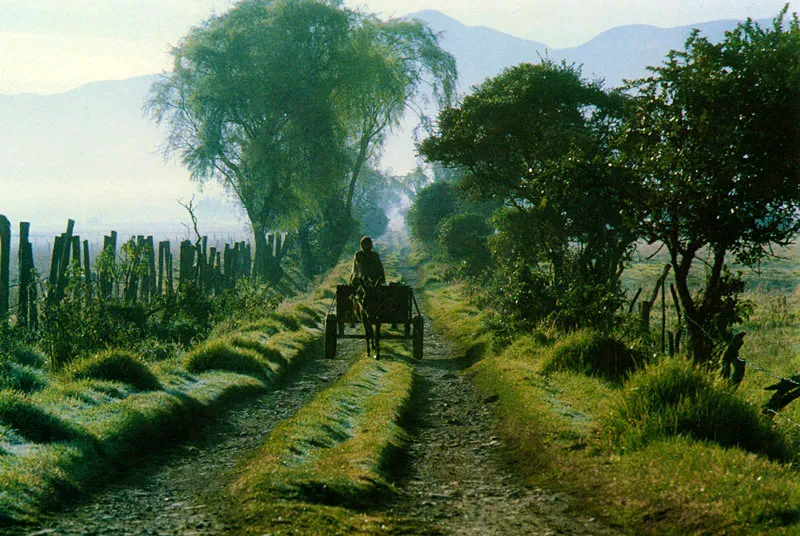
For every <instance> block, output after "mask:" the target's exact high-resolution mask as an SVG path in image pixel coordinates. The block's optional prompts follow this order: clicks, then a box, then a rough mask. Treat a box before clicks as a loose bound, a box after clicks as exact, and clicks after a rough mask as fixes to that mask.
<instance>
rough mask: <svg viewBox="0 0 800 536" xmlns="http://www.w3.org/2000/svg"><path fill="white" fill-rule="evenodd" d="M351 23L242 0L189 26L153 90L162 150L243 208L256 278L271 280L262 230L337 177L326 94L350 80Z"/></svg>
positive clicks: (337, 147) (344, 17) (328, 13)
mask: <svg viewBox="0 0 800 536" xmlns="http://www.w3.org/2000/svg"><path fill="white" fill-rule="evenodd" d="M351 17H352V14H351V13H349V12H346V11H343V10H340V9H338V8H336V7H335V6H333V5H330V4H327V3H323V2H315V1H310V0H296V1H285V2H281V1H270V0H251V1H249V2H242V3H240V4H238V5H237V6H236V7H235V8H233V9H231V10H230V11H229V12H227V13H226V14H224V15H222V16H218V17H212V18H210V19H209V20H207V21H205V22H204V23H203V24H201V25H200V26H198V27H195V28H193V29H192V30H191V31H190V32H189V34H188V35H187V36H186V37H184V38H183V39H182V40H181V42H180V43H179V45H178V46H177V47H175V48H173V49H172V55H173V57H174V63H173V70H172V72H171V73H168V74H164V75H163V76H161V77H160V79H159V80H157V81H156V82H155V83H154V84H153V86H152V88H151V95H150V99H149V101H148V103H147V109H148V110H149V112H150V113H151V114H152V115H153V116H154V117H155V119H156V120H157V121H158V122H166V123H167V126H168V128H169V137H168V139H167V142H166V150H167V151H168V152H170V153H176V154H178V155H179V156H180V158H181V159H182V161H183V163H184V164H185V165H186V166H187V167H188V169H189V170H190V171H191V174H192V177H193V178H194V179H196V180H199V181H205V180H209V179H216V180H219V181H220V182H221V183H222V184H224V185H225V187H227V188H228V189H230V190H231V191H233V192H234V194H235V195H236V197H237V198H238V200H239V201H240V202H241V203H242V206H243V207H244V209H245V211H246V213H247V215H248V218H249V219H250V223H251V226H252V230H253V234H254V237H255V254H254V257H255V261H254V271H255V273H257V274H259V275H261V276H262V277H267V278H274V277H275V276H276V266H275V265H274V263H273V262H272V259H271V252H270V251H268V248H267V242H266V233H267V232H268V231H269V230H271V229H274V228H275V227H276V226H278V225H280V224H281V222H282V220H283V219H285V218H286V216H287V214H289V213H290V212H291V211H292V210H295V209H296V208H297V207H298V206H302V205H304V204H313V203H314V200H315V199H318V198H319V196H318V195H317V194H319V193H321V192H322V191H324V187H325V186H326V183H328V182H335V181H336V180H337V179H340V178H341V175H342V173H343V168H344V165H345V155H344V154H343V151H342V144H341V143H340V140H341V136H342V134H341V126H340V123H339V121H338V115H337V110H336V107H335V106H334V99H333V98H332V97H333V95H334V92H335V91H336V89H337V88H338V87H340V86H342V85H343V84H345V83H349V82H348V81H346V79H344V78H343V77H342V76H343V73H342V72H341V69H338V68H337V65H338V64H339V63H341V62H342V61H343V60H342V57H343V56H345V55H346V53H347V50H346V48H347V44H348V32H349V30H350V28H351Z"/></svg>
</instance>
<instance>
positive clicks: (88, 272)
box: [83, 240, 93, 304]
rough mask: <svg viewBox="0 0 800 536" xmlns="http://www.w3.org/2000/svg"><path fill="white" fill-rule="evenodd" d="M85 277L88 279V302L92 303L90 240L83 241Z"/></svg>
mask: <svg viewBox="0 0 800 536" xmlns="http://www.w3.org/2000/svg"><path fill="white" fill-rule="evenodd" d="M83 277H84V280H85V281H86V300H87V301H86V303H87V304H91V303H92V297H93V296H92V294H93V292H92V265H91V263H90V262H89V241H88V240H84V241H83Z"/></svg>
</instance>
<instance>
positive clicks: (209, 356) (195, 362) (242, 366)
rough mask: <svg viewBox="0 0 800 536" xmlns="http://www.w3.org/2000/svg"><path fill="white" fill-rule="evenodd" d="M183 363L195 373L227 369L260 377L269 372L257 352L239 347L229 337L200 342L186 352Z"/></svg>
mask: <svg viewBox="0 0 800 536" xmlns="http://www.w3.org/2000/svg"><path fill="white" fill-rule="evenodd" d="M183 364H184V366H185V367H186V370H188V371H189V372H194V373H197V372H207V371H210V370H227V371H230V372H238V373H240V374H247V375H250V376H256V377H258V378H265V377H266V374H267V373H266V371H265V369H264V365H262V364H261V361H260V360H259V356H258V354H257V353H256V352H254V351H253V350H249V349H247V348H237V347H236V346H234V345H233V344H232V343H231V340H230V339H228V338H217V339H211V340H208V341H205V342H203V343H201V344H199V345H198V346H197V347H195V348H193V349H192V350H190V351H189V352H187V353H186V355H185V356H184V358H183Z"/></svg>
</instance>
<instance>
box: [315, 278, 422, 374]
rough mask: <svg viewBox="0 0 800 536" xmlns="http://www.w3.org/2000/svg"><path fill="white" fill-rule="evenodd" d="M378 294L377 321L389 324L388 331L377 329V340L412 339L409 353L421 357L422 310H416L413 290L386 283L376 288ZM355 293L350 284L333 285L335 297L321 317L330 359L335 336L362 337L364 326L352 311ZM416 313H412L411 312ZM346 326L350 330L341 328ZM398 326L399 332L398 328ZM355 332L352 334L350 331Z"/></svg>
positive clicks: (338, 337) (326, 354)
mask: <svg viewBox="0 0 800 536" xmlns="http://www.w3.org/2000/svg"><path fill="white" fill-rule="evenodd" d="M377 290H378V292H379V293H380V294H379V296H380V303H381V306H380V313H379V315H378V320H379V322H380V323H381V324H389V325H390V326H391V329H390V331H388V332H386V333H384V332H383V331H382V332H381V336H380V338H381V340H387V339H406V340H408V339H410V340H411V341H412V355H413V356H414V358H415V359H422V337H423V335H424V326H423V321H422V313H420V310H419V306H418V305H417V300H416V298H415V297H414V291H413V290H412V288H411V287H410V286H408V285H404V284H401V283H390V284H388V285H385V286H381V287H378V288H377ZM355 292H356V287H355V286H354V285H337V286H336V296H335V297H334V298H333V301H332V303H331V306H330V309H329V310H328V315H327V316H326V317H325V357H327V358H332V357H334V356H335V355H336V341H337V339H363V338H365V336H364V328H363V326H362V324H361V322H359V321H357V320H356V318H355V316H354V314H353V295H354V294H355ZM414 312H416V314H414ZM347 326H349V327H350V331H349V332H348V330H346V329H345V328H346V327H347ZM401 327H402V332H400V331H399V330H400V328H401ZM353 331H356V333H353Z"/></svg>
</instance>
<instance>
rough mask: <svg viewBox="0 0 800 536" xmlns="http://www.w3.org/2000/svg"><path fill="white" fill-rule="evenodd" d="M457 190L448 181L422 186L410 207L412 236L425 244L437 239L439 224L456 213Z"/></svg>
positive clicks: (430, 243)
mask: <svg viewBox="0 0 800 536" xmlns="http://www.w3.org/2000/svg"><path fill="white" fill-rule="evenodd" d="M456 208H457V200H456V192H455V190H454V188H453V186H452V185H451V184H449V183H447V182H435V183H433V184H431V185H429V186H426V187H424V188H422V189H421V190H420V191H419V192H418V193H417V197H416V199H415V200H414V204H413V205H411V208H409V209H408V216H407V220H408V229H409V231H411V236H413V237H414V238H416V239H417V240H419V241H420V242H422V243H423V244H425V245H432V244H434V242H435V239H436V229H437V228H438V227H439V224H440V223H441V222H442V220H444V219H445V218H447V217H448V216H451V215H452V214H454V213H455V211H456Z"/></svg>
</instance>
